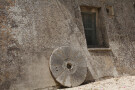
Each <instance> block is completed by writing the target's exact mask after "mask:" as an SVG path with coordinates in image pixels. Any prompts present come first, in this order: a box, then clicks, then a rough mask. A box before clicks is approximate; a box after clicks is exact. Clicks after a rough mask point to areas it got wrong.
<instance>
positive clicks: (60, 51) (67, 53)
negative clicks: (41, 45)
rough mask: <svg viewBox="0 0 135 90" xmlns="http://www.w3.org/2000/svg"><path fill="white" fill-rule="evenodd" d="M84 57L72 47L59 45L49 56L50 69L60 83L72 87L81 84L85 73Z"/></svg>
mask: <svg viewBox="0 0 135 90" xmlns="http://www.w3.org/2000/svg"><path fill="white" fill-rule="evenodd" d="M85 59H86V58H85V57H84V56H83V54H82V52H81V51H79V50H77V49H75V48H72V47H60V48H57V49H56V50H54V52H53V53H52V55H51V57H50V70H51V72H52V75H53V77H54V78H55V79H56V81H57V82H59V83H60V84H61V85H63V86H66V87H74V86H78V85H80V84H82V83H83V82H84V80H85V78H86V74H87V64H86V60H85Z"/></svg>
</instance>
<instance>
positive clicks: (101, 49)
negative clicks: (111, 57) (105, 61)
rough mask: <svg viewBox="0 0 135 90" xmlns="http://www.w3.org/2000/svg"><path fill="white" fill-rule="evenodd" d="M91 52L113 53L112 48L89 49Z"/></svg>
mask: <svg viewBox="0 0 135 90" xmlns="http://www.w3.org/2000/svg"><path fill="white" fill-rule="evenodd" d="M88 50H89V51H111V50H112V49H111V48H88Z"/></svg>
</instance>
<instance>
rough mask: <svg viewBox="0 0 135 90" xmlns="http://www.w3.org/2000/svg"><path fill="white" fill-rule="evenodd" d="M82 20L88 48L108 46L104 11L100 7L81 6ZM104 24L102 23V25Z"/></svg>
mask: <svg viewBox="0 0 135 90" xmlns="http://www.w3.org/2000/svg"><path fill="white" fill-rule="evenodd" d="M81 15H82V22H83V26H84V32H85V38H86V42H87V47H88V48H99V47H107V43H106V41H107V40H106V36H105V35H106V34H105V29H104V26H103V23H102V22H101V21H102V17H101V15H102V13H101V12H99V9H98V8H93V7H88V6H81ZM100 24H102V25H100Z"/></svg>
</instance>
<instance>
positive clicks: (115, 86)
mask: <svg viewBox="0 0 135 90" xmlns="http://www.w3.org/2000/svg"><path fill="white" fill-rule="evenodd" d="M59 90H60V89H59ZM61 90H135V76H123V77H117V78H111V79H106V80H102V81H96V82H94V83H90V84H87V85H82V86H79V87H74V88H66V89H61Z"/></svg>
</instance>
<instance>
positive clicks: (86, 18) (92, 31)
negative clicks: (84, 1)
mask: <svg viewBox="0 0 135 90" xmlns="http://www.w3.org/2000/svg"><path fill="white" fill-rule="evenodd" d="M82 19H83V24H84V30H85V37H86V40H87V45H88V46H90V45H97V37H96V13H92V12H82Z"/></svg>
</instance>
